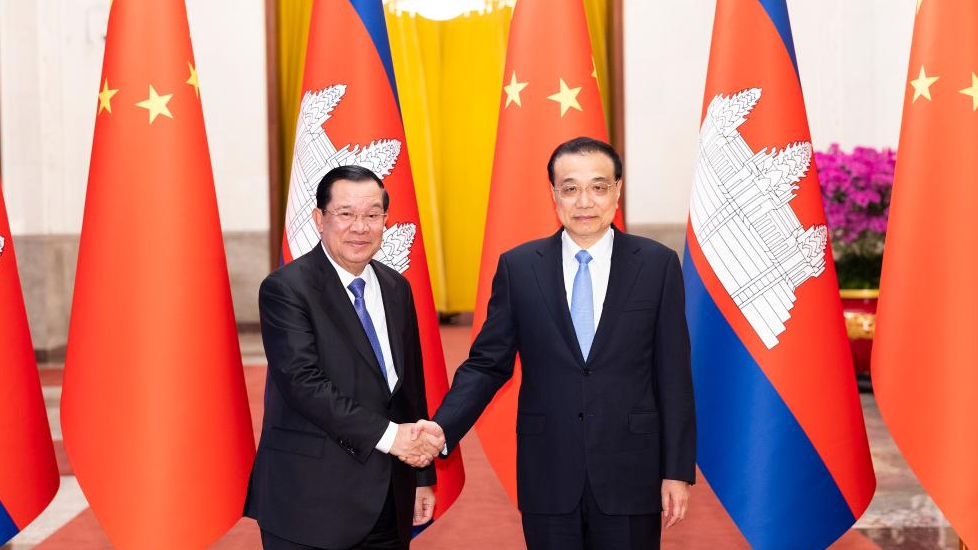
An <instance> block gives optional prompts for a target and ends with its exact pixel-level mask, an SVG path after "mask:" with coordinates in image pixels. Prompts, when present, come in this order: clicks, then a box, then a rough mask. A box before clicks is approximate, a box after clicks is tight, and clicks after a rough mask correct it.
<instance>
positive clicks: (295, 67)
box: [269, 0, 313, 250]
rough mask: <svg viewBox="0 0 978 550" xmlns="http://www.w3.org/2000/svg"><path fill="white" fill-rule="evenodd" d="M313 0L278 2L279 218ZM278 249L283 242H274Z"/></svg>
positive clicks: (285, 193) (286, 189)
mask: <svg viewBox="0 0 978 550" xmlns="http://www.w3.org/2000/svg"><path fill="white" fill-rule="evenodd" d="M312 3H313V0H278V1H277V2H275V18H276V20H275V30H276V40H277V42H276V46H277V47H276V53H277V56H276V58H277V59H276V60H275V61H276V65H275V77H276V78H277V79H278V82H277V84H278V105H277V108H278V117H279V118H278V120H279V126H278V128H279V131H278V135H277V136H269V139H277V140H278V142H279V149H278V150H279V151H281V152H282V163H281V166H279V167H277V168H278V169H279V181H280V182H281V185H280V186H279V205H280V210H281V211H280V212H279V217H278V219H280V220H284V219H285V205H286V201H287V200H288V196H289V176H290V174H291V171H292V148H293V146H294V145H295V122H296V120H297V119H298V117H299V102H300V100H301V99H302V97H301V93H302V74H303V71H304V70H305V66H306V44H307V43H308V41H309V20H310V18H311V17H312ZM271 245H272V247H273V248H275V249H276V250H277V249H278V248H279V246H280V245H281V243H271Z"/></svg>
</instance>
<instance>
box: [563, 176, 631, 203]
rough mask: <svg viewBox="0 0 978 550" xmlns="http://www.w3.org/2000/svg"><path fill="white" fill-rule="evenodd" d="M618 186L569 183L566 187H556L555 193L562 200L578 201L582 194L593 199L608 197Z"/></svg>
mask: <svg viewBox="0 0 978 550" xmlns="http://www.w3.org/2000/svg"><path fill="white" fill-rule="evenodd" d="M617 184H618V181H617V180H615V183H589V184H587V185H577V184H576V183H568V184H566V185H561V186H560V187H554V193H557V196H559V197H560V198H562V199H568V200H570V199H576V198H577V197H579V196H580V195H581V193H582V192H587V193H589V194H590V195H591V196H592V197H606V196H608V192H609V191H611V188H612V187H614V186H615V185H617Z"/></svg>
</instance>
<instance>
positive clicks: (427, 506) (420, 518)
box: [414, 487, 435, 527]
mask: <svg viewBox="0 0 978 550" xmlns="http://www.w3.org/2000/svg"><path fill="white" fill-rule="evenodd" d="M434 513H435V491H434V490H433V489H432V488H431V487H418V488H417V490H416V491H415V492H414V526H415V527H417V526H418V525H424V524H426V523H428V522H429V521H431V517H432V516H433V515H434Z"/></svg>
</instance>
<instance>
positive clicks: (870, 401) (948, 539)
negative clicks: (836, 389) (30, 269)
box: [0, 333, 959, 550]
mask: <svg viewBox="0 0 978 550" xmlns="http://www.w3.org/2000/svg"><path fill="white" fill-rule="evenodd" d="M240 342H241V353H242V358H243V363H244V364H245V365H263V364H264V362H265V358H264V354H263V351H262V346H261V339H260V336H259V335H258V334H257V333H243V334H241V335H240ZM447 352H448V350H447V349H446V354H447ZM61 368H62V365H60V364H50V365H42V366H41V378H42V384H43V385H44V397H45V401H46V403H47V406H48V415H49V418H50V422H51V430H52V434H53V436H54V438H55V440H56V447H57V448H58V449H63V447H62V446H61V445H60V439H61V427H60V422H59V419H58V416H59V410H58V404H59V401H60V396H61V387H60V372H61ZM860 398H861V401H862V408H863V413H864V415H865V419H866V428H867V431H868V434H869V441H870V447H871V450H872V455H873V463H874V466H875V469H876V476H877V489H876V494H875V496H874V498H873V501H872V503H871V504H870V506H869V509H868V510H867V511H866V513H865V514H864V515H863V516H862V517H861V518H860V519H859V521H858V522H857V523H856V525H855V527H854V531H855V532H857V533H860V534H862V535H864V536H865V537H866V538H867V539H868V540H869V541H871V542H872V543H874V544H875V545H876V546H877V547H878V548H880V549H882V550H958V549H959V541H958V538H957V536H956V535H955V534H954V532H953V530H952V529H951V528H950V526H949V525H948V523H947V521H946V520H945V518H944V516H943V515H942V514H941V512H940V510H939V509H938V508H937V507H936V506H935V505H934V502H933V501H932V500H931V499H930V498H929V497H928V496H927V495H926V494H925V493H924V491H923V489H922V488H921V486H920V484H919V483H918V482H917V479H916V477H915V476H914V475H913V473H912V472H911V471H910V470H909V468H908V467H907V465H906V463H905V462H904V461H903V459H902V457H901V456H900V454H899V452H898V450H897V448H896V445H895V444H894V442H893V440H892V439H891V438H890V436H889V433H888V432H887V430H886V426H885V425H884V423H883V421H882V419H881V417H880V414H879V409H878V408H877V407H876V402H875V400H874V398H873V394H872V393H862V394H860ZM62 452H63V451H62ZM62 460H63V457H62ZM67 473H69V474H70V470H68V471H67ZM87 506H88V505H87V502H86V501H85V497H84V495H83V494H82V493H81V490H80V489H79V487H78V484H77V482H76V481H75V478H74V476H71V475H63V476H62V485H61V490H60V491H59V493H58V496H57V497H56V499H55V501H54V503H53V504H52V505H51V506H50V507H49V508H48V510H46V511H45V512H44V514H42V516H41V517H40V518H38V520H37V521H35V522H34V523H33V524H32V525H31V526H29V527H28V528H27V529H26V530H25V531H23V532H22V533H21V534H19V535H18V536H17V537H15V538H14V539H13V540H12V541H11V542H10V543H8V544H7V545H4V546H2V547H0V550H28V549H31V548H33V547H34V546H36V545H38V544H40V543H41V542H42V541H44V540H45V539H47V538H48V537H49V536H50V535H52V534H53V533H54V532H55V531H57V530H58V529H59V528H61V527H62V526H63V525H65V524H66V523H67V522H69V521H70V520H71V519H72V518H74V517H75V516H77V515H78V514H79V513H81V512H83V511H84V510H85V509H86V508H87Z"/></svg>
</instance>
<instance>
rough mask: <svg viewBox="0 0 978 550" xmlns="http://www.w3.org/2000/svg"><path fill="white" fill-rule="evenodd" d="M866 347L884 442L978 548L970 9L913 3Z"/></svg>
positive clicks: (976, 7) (973, 35)
mask: <svg viewBox="0 0 978 550" xmlns="http://www.w3.org/2000/svg"><path fill="white" fill-rule="evenodd" d="M917 6H918V12H917V17H916V21H915V22H914V33H913V42H912V46H911V50H910V67H909V71H908V73H909V74H908V76H907V80H908V84H907V90H906V97H905V99H904V104H903V126H902V128H901V130H900V147H899V149H898V151H899V153H898V155H897V164H896V174H895V177H894V184H893V192H892V198H891V206H890V219H889V228H888V230H887V237H886V251H885V253H884V256H883V276H882V280H881V282H880V299H879V308H878V310H877V328H876V335H875V338H874V345H873V388H874V390H875V392H876V400H877V402H878V403H879V407H880V413H882V415H883V420H884V421H886V425H887V427H888V428H889V429H890V433H891V434H892V435H893V439H894V440H895V441H896V444H897V446H898V447H899V448H900V451H901V452H902V453H903V455H904V457H906V459H907V463H908V464H909V465H910V467H911V469H913V471H914V473H915V474H917V477H918V478H919V479H920V482H921V484H922V485H923V486H924V489H926V490H927V492H928V493H929V494H930V495H931V496H932V497H933V498H934V501H935V502H936V503H937V506H938V507H939V508H940V509H941V511H942V512H944V515H946V516H947V518H948V520H949V521H950V522H951V526H952V527H954V529H955V531H957V533H958V535H959V536H960V537H961V539H962V540H963V541H964V542H965V543H967V544H968V546H975V545H978V467H976V466H975V457H976V456H978V432H976V431H975V429H974V418H976V417H978V401H976V400H975V390H976V389H978V368H976V365H978V340H976V339H975V338H974V337H973V336H972V335H970V334H968V333H969V332H970V329H971V328H972V327H974V314H975V311H976V310H978V286H975V283H974V277H975V274H978V238H976V236H975V231H974V228H973V227H972V222H973V220H974V217H975V209H976V207H978V187H976V186H975V182H976V181H978V155H975V151H978V76H976V72H978V4H976V3H975V2H974V1H972V0H945V1H942V2H933V1H929V0H924V1H923V2H918V3H917Z"/></svg>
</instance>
